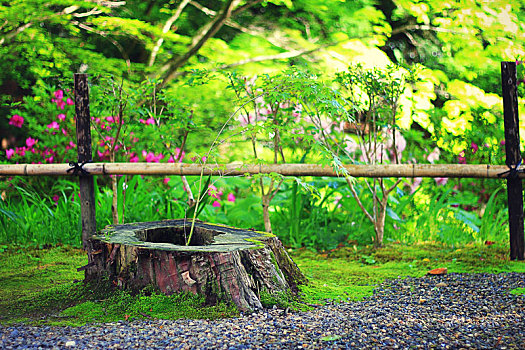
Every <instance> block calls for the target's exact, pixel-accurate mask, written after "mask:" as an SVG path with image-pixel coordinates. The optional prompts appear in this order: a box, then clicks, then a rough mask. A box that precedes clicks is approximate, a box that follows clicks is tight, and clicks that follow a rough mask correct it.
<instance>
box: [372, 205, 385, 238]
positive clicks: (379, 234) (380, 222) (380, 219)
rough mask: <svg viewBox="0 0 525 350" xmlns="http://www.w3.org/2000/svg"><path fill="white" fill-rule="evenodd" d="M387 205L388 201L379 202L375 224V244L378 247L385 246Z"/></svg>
mask: <svg viewBox="0 0 525 350" xmlns="http://www.w3.org/2000/svg"><path fill="white" fill-rule="evenodd" d="M386 205H387V203H378V208H377V217H376V222H375V225H374V228H375V231H376V240H375V246H376V247H377V248H379V247H382V246H383V236H384V234H385V217H386Z"/></svg>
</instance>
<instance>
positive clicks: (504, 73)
mask: <svg viewBox="0 0 525 350" xmlns="http://www.w3.org/2000/svg"><path fill="white" fill-rule="evenodd" d="M516 66H517V64H516V62H501V86H502V91H503V118H504V124H505V154H506V161H505V163H506V164H507V166H508V167H509V168H511V169H512V168H515V167H517V166H518V164H520V163H521V154H520V132H519V117H518V91H517V90H518V82H517V80H518V79H517V70H516ZM512 175H517V174H515V172H512V171H511V172H510V173H509V176H508V177H507V200H508V207H509V230H510V258H511V260H515V259H518V260H524V251H525V249H524V248H525V243H524V230H523V185H522V181H521V179H520V178H518V177H517V176H512Z"/></svg>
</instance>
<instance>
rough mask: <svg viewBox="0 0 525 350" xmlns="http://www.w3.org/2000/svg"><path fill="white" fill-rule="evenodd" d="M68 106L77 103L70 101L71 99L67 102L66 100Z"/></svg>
mask: <svg viewBox="0 0 525 350" xmlns="http://www.w3.org/2000/svg"><path fill="white" fill-rule="evenodd" d="M66 104H67V105H68V106H72V105H74V104H75V102H73V100H72V99H70V98H69V97H68V98H67V100H66Z"/></svg>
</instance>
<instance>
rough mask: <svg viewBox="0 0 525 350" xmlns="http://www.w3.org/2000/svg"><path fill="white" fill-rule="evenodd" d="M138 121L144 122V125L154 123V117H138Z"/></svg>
mask: <svg viewBox="0 0 525 350" xmlns="http://www.w3.org/2000/svg"><path fill="white" fill-rule="evenodd" d="M139 122H141V123H142V124H146V125H154V124H155V119H153V118H152V117H149V118H148V119H146V120H144V119H139Z"/></svg>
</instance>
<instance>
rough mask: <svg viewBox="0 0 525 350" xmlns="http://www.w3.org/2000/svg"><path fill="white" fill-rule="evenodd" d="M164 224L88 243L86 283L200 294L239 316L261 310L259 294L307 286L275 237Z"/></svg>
mask: <svg viewBox="0 0 525 350" xmlns="http://www.w3.org/2000/svg"><path fill="white" fill-rule="evenodd" d="M190 224H191V222H187V221H186V222H185V221H184V220H165V221H156V222H143V223H133V224H124V225H110V226H107V227H106V228H105V229H104V230H102V231H101V232H100V234H99V235H97V236H94V237H93V239H92V240H91V242H90V243H91V245H92V249H93V251H94V252H93V254H94V255H93V260H94V262H93V264H92V265H91V266H89V267H88V268H87V269H86V280H87V281H97V280H101V279H104V278H109V279H110V281H111V282H112V283H113V284H114V285H116V286H118V287H120V288H123V289H129V290H132V291H138V290H140V289H142V288H144V287H146V286H148V285H153V286H155V287H157V288H158V289H159V290H160V291H161V292H163V293H165V294H172V293H176V292H192V293H196V294H202V295H204V296H205V297H206V301H207V303H209V304H215V303H216V302H217V301H218V300H224V301H228V302H233V303H234V304H235V305H236V306H237V307H238V308H239V310H241V311H252V310H256V309H260V308H262V304H261V293H268V294H276V293H277V294H278V293H291V294H296V293H297V292H298V289H297V285H298V284H303V283H306V282H307V280H306V278H305V277H304V275H303V274H302V273H301V271H300V270H299V268H298V267H297V265H295V263H294V262H293V261H292V260H291V259H290V257H289V256H288V254H287V253H286V251H285V249H284V247H283V246H282V244H281V242H280V241H279V239H278V238H277V237H275V236H274V235H271V234H268V233H264V232H257V231H250V230H242V229H236V228H232V227H228V226H221V225H212V224H207V223H203V222H201V221H197V222H196V223H195V231H194V234H193V236H192V241H191V242H190V244H191V245H189V246H186V245H184V242H185V240H186V236H187V234H188V233H189V228H190Z"/></svg>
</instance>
